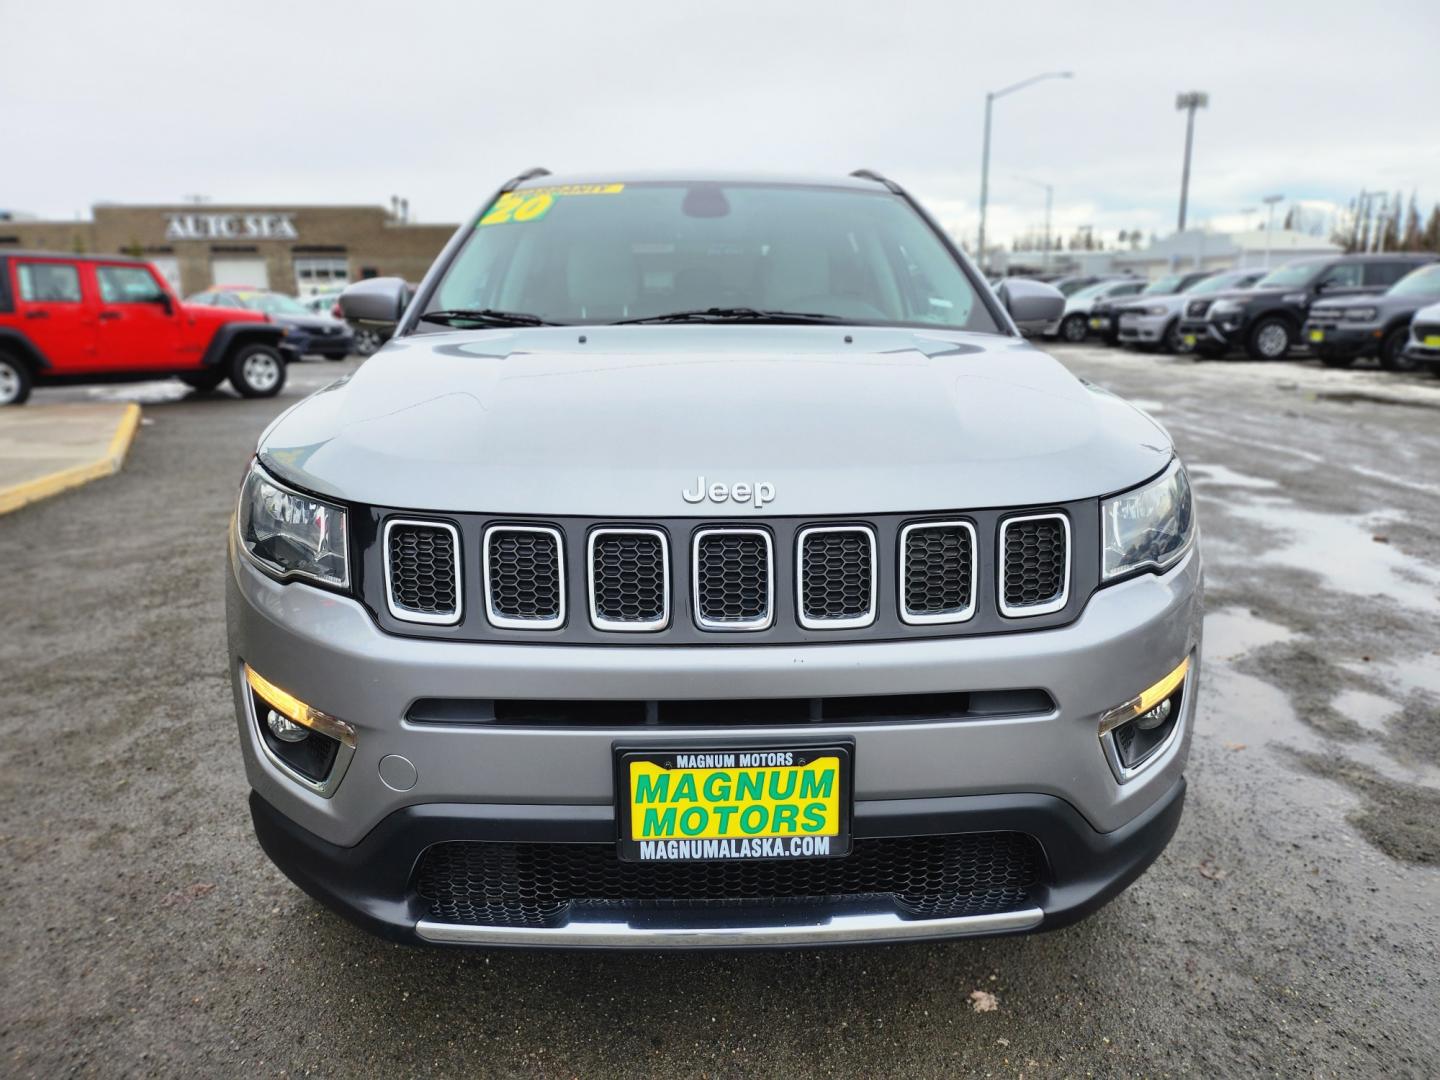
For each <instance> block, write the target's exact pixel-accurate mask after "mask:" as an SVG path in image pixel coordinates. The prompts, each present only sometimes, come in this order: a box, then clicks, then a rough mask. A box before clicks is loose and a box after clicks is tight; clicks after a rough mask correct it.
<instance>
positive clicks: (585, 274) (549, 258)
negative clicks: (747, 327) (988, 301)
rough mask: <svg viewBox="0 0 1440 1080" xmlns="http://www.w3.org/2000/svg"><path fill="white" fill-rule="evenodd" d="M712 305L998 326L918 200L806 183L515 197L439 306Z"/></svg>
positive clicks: (578, 188) (462, 262) (584, 190)
mask: <svg viewBox="0 0 1440 1080" xmlns="http://www.w3.org/2000/svg"><path fill="white" fill-rule="evenodd" d="M709 308H721V309H734V308H753V309H756V311H757V312H777V311H778V312H804V313H810V314H816V315H823V316H829V317H832V318H834V319H836V320H837V321H843V322H847V323H864V324H870V325H887V324H889V325H911V326H933V327H946V328H952V329H965V330H982V331H988V332H992V333H993V332H998V330H999V327H998V326H997V324H996V322H995V320H994V319H993V318H992V317H991V315H990V313H989V312H988V310H987V309H986V307H985V305H984V303H983V302H982V301H981V299H980V298H979V296H978V295H977V292H976V288H975V285H974V284H973V283H972V282H971V280H970V279H969V277H967V275H966V274H965V272H964V270H963V269H962V268H961V266H960V264H959V263H958V262H957V260H956V259H955V258H954V257H953V256H952V255H951V253H950V251H949V249H948V248H947V247H946V246H945V244H944V243H943V242H942V241H941V239H940V238H939V236H937V235H936V233H935V231H934V230H933V229H931V228H930V226H929V225H928V224H927V223H926V221H925V220H924V219H923V218H922V217H920V215H919V214H917V213H916V212H915V211H914V209H912V208H911V206H910V205H909V204H908V203H907V202H906V201H905V200H904V199H902V198H900V197H898V196H896V195H893V194H891V193H890V192H888V191H884V190H876V191H866V190H851V189H844V188H827V187H819V186H804V185H795V184H746V183H735V184H731V183H678V182H677V183H652V182H644V183H624V184H619V183H616V184H587V185H568V186H560V187H550V188H543V187H542V188H524V189H521V190H519V191H515V192H511V193H508V194H506V195H502V196H501V197H500V198H499V199H498V200H497V201H496V202H495V204H494V205H493V206H492V207H491V208H490V209H489V211H488V212H487V213H486V214H485V215H484V216H483V217H482V218H481V219H480V222H479V224H478V225H477V226H476V228H475V230H474V232H473V233H471V235H470V236H469V237H468V239H467V240H466V242H465V246H464V247H463V248H462V249H461V251H460V253H459V255H458V256H457V257H456V259H455V261H454V262H453V263H451V265H450V266H449V267H448V268H447V269H446V271H445V276H444V277H443V278H442V279H441V281H440V283H439V285H438V287H437V288H436V290H435V292H434V293H433V294H432V295H431V296H430V298H429V301H428V303H427V305H426V309H425V310H426V311H427V312H437V311H450V312H454V311H477V310H482V311H484V310H488V311H495V312H520V313H524V314H526V315H533V316H536V317H538V318H540V319H543V320H544V321H546V322H550V323H607V322H620V321H622V320H633V319H644V318H650V317H656V316H663V315H667V314H673V313H675V312H694V311H704V310H705V309H709ZM742 320H743V317H742Z"/></svg>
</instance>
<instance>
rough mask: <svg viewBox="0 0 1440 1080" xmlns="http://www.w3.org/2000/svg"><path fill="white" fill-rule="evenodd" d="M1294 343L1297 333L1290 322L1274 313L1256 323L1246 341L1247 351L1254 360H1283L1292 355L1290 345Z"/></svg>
mask: <svg viewBox="0 0 1440 1080" xmlns="http://www.w3.org/2000/svg"><path fill="white" fill-rule="evenodd" d="M1294 343H1295V333H1294V331H1293V330H1291V329H1290V324H1289V323H1288V322H1286V321H1285V320H1284V319H1281V318H1278V317H1276V316H1274V315H1272V316H1270V318H1268V319H1261V320H1260V321H1259V322H1258V323H1256V324H1255V326H1254V328H1253V329H1252V330H1251V331H1250V337H1249V338H1248V339H1247V341H1246V343H1245V351H1246V352H1248V353H1249V354H1250V359H1252V360H1283V359H1285V357H1286V356H1288V355H1290V346H1291V345H1293V344H1294Z"/></svg>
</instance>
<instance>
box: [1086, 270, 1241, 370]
mask: <svg viewBox="0 0 1440 1080" xmlns="http://www.w3.org/2000/svg"><path fill="white" fill-rule="evenodd" d="M1264 276H1265V271H1263V270H1227V271H1226V272H1225V273H1223V274H1212V275H1211V276H1210V277H1205V278H1201V279H1199V280H1198V281H1195V282H1193V283H1192V284H1191V285H1190V286H1189V287H1188V288H1187V289H1185V291H1184V292H1178V293H1171V294H1170V295H1168V296H1165V295H1161V296H1149V297H1145V298H1143V299H1142V300H1140V301H1138V302H1136V303H1131V304H1123V305H1120V306H1118V307H1116V308H1115V313H1114V317H1115V318H1116V319H1117V321H1118V324H1119V334H1118V336H1119V341H1120V344H1121V345H1135V346H1137V347H1139V348H1141V349H1164V350H1165V351H1166V352H1172V353H1173V352H1180V351H1181V349H1182V348H1184V347H1185V346H1184V341H1183V340H1182V338H1181V334H1180V320H1181V319H1182V318H1183V317H1184V310H1185V305H1186V304H1187V303H1189V302H1190V301H1191V300H1192V299H1193V298H1194V297H1197V296H1208V295H1210V294H1212V293H1220V292H1225V291H1226V290H1234V289H1248V288H1250V286H1252V285H1254V284H1255V282H1257V281H1259V280H1260V279H1261V278H1262V277H1264Z"/></svg>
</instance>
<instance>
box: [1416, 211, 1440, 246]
mask: <svg viewBox="0 0 1440 1080" xmlns="http://www.w3.org/2000/svg"><path fill="white" fill-rule="evenodd" d="M1420 243H1421V245H1422V247H1423V249H1424V250H1425V251H1434V252H1437V253H1440V203H1436V204H1435V206H1434V207H1433V208H1432V209H1431V211H1430V217H1429V219H1428V220H1427V221H1426V222H1425V231H1424V232H1423V233H1421V235H1420Z"/></svg>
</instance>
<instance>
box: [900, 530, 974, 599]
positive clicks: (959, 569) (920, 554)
mask: <svg viewBox="0 0 1440 1080" xmlns="http://www.w3.org/2000/svg"><path fill="white" fill-rule="evenodd" d="M975 577H976V573H975V526H973V525H971V524H970V523H969V522H968V521H932V522H925V523H922V524H916V525H906V526H905V527H904V528H903V529H901V530H900V598H901V611H900V617H901V618H902V619H904V620H905V621H906V622H907V623H911V624H921V623H932V622H963V621H964V620H966V619H968V618H970V616H972V615H973V614H975Z"/></svg>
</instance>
